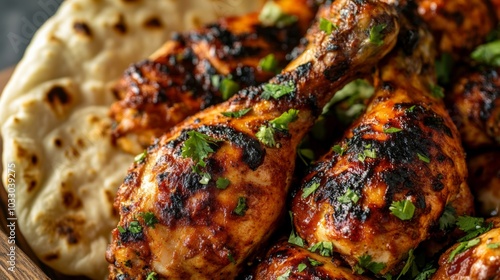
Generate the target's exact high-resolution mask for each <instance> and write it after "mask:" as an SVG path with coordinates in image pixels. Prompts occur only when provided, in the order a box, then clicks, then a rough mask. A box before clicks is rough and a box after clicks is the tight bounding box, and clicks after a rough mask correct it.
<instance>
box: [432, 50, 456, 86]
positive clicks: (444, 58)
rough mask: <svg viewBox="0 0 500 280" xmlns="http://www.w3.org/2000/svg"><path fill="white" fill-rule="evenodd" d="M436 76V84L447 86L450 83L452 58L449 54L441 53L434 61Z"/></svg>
mask: <svg viewBox="0 0 500 280" xmlns="http://www.w3.org/2000/svg"><path fill="white" fill-rule="evenodd" d="M435 65H436V76H437V79H438V82H439V83H440V84H443V85H447V84H448V83H449V82H450V74H451V72H452V67H453V57H452V56H451V55H450V54H449V53H443V54H442V55H441V56H440V57H439V59H436V64H435Z"/></svg>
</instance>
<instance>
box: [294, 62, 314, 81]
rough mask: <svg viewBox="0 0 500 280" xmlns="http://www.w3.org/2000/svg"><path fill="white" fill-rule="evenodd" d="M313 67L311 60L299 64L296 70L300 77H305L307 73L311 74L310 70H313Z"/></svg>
mask: <svg viewBox="0 0 500 280" xmlns="http://www.w3.org/2000/svg"><path fill="white" fill-rule="evenodd" d="M311 67H312V63H311V62H307V63H304V64H301V65H299V66H298V67H297V68H296V69H295V71H296V72H297V76H298V77H299V78H303V77H305V76H307V74H309V71H310V70H311Z"/></svg>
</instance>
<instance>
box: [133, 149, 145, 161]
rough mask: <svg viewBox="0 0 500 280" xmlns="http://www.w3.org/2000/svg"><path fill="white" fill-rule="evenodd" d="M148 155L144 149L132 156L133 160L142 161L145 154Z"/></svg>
mask: <svg viewBox="0 0 500 280" xmlns="http://www.w3.org/2000/svg"><path fill="white" fill-rule="evenodd" d="M147 155H148V152H147V151H146V150H144V151H143V152H142V153H140V154H138V155H136V156H135V158H134V162H142V161H143V160H144V159H145V158H146V156H147Z"/></svg>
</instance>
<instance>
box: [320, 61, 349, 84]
mask: <svg viewBox="0 0 500 280" xmlns="http://www.w3.org/2000/svg"><path fill="white" fill-rule="evenodd" d="M347 70H349V61H348V60H342V61H341V62H340V63H338V64H335V65H332V66H330V67H328V68H326V70H325V71H324V72H323V75H324V76H325V78H326V79H327V80H329V81H330V82H336V81H337V80H338V79H340V78H341V77H343V76H344V75H345V72H346V71H347Z"/></svg>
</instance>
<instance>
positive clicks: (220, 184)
mask: <svg viewBox="0 0 500 280" xmlns="http://www.w3.org/2000/svg"><path fill="white" fill-rule="evenodd" d="M230 183H231V182H230V181H229V180H228V179H226V178H223V177H219V179H217V181H216V182H215V185H216V187H217V188H218V189H219V190H225V189H227V187H228V186H229V184H230Z"/></svg>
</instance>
